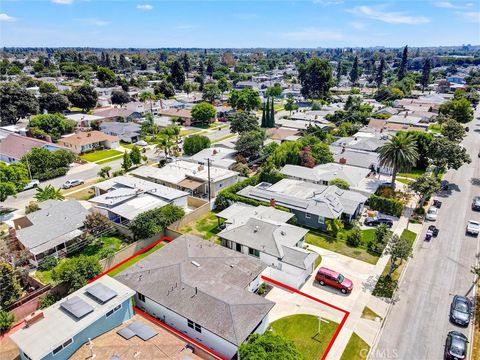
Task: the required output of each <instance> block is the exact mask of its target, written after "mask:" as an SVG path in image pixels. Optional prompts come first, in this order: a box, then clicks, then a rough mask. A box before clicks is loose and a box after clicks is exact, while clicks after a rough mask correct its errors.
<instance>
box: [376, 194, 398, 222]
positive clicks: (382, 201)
mask: <svg viewBox="0 0 480 360" xmlns="http://www.w3.org/2000/svg"><path fill="white" fill-rule="evenodd" d="M368 206H369V207H370V209H372V210H377V211H380V212H381V213H384V214H387V215H392V216H397V217H400V216H401V215H402V212H403V203H402V202H401V201H399V200H395V199H388V198H385V197H382V196H377V195H370V197H369V198H368Z"/></svg>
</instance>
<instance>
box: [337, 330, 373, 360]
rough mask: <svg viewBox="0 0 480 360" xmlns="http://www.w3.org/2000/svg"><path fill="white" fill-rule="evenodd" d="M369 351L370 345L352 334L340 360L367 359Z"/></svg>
mask: <svg viewBox="0 0 480 360" xmlns="http://www.w3.org/2000/svg"><path fill="white" fill-rule="evenodd" d="M369 351H370V345H368V344H367V343H366V342H365V341H363V339H362V338H361V337H360V336H358V335H357V334H355V333H352V336H350V340H348V344H347V347H346V348H345V350H344V351H343V354H342V357H341V358H340V360H363V359H365V358H366V357H367V354H368V352H369Z"/></svg>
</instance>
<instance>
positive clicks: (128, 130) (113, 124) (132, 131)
mask: <svg viewBox="0 0 480 360" xmlns="http://www.w3.org/2000/svg"><path fill="white" fill-rule="evenodd" d="M100 131H101V132H103V133H105V134H107V135H112V136H118V137H119V139H120V140H121V141H124V142H126V143H130V144H133V143H136V142H137V141H139V140H140V125H138V124H136V123H131V122H127V123H125V122H117V121H108V122H107V121H106V122H102V123H101V124H100Z"/></svg>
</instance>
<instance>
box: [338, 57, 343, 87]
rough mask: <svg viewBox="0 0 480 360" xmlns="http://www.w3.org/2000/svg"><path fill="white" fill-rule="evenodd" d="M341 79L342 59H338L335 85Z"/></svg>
mask: <svg viewBox="0 0 480 360" xmlns="http://www.w3.org/2000/svg"><path fill="white" fill-rule="evenodd" d="M341 79H342V60H338V63H337V85H338V84H340V80H341Z"/></svg>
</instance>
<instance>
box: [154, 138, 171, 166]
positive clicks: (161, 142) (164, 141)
mask: <svg viewBox="0 0 480 360" xmlns="http://www.w3.org/2000/svg"><path fill="white" fill-rule="evenodd" d="M173 145H174V144H173V142H172V141H170V137H169V136H167V135H162V136H159V137H158V139H157V145H155V148H156V149H158V150H160V151H162V150H163V152H164V153H165V160H166V159H167V157H168V155H170V149H171V148H172V146H173Z"/></svg>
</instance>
